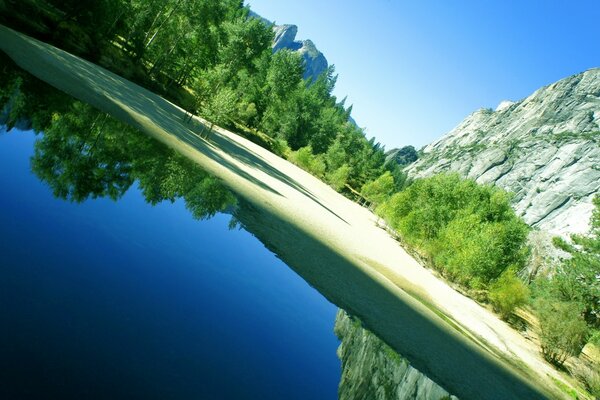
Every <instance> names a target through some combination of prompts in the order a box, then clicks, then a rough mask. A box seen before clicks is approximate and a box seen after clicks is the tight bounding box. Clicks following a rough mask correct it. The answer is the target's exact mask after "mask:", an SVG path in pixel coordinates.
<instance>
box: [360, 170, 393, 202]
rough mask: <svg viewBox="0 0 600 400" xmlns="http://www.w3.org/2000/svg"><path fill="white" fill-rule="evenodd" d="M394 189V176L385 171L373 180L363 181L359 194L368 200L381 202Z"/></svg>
mask: <svg viewBox="0 0 600 400" xmlns="http://www.w3.org/2000/svg"><path fill="white" fill-rule="evenodd" d="M394 189H395V185H394V177H393V176H392V174H391V172H389V171H386V172H384V173H383V175H381V176H380V177H379V178H377V179H375V180H374V181H371V182H367V183H365V184H364V185H363V187H362V189H361V194H362V195H363V197H364V198H365V199H367V200H369V201H370V202H372V203H375V204H381V203H383V202H384V201H385V200H387V199H388V198H389V197H390V196H391V194H392V193H393V192H394Z"/></svg>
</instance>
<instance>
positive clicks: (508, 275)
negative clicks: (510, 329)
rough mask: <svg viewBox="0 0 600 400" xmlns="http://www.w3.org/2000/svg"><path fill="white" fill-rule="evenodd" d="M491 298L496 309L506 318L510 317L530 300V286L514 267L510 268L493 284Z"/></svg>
mask: <svg viewBox="0 0 600 400" xmlns="http://www.w3.org/2000/svg"><path fill="white" fill-rule="evenodd" d="M489 299H490V302H491V303H492V305H493V306H494V310H495V311H497V312H498V313H499V314H500V316H501V317H502V318H504V319H509V318H510V316H511V315H512V314H513V312H514V311H515V309H516V308H517V307H520V306H523V305H525V304H526V303H527V301H528V300H529V288H528V287H527V286H526V285H525V284H524V283H523V281H522V280H521V279H519V278H518V277H517V275H516V273H515V271H514V269H512V268H509V269H507V270H506V271H504V272H503V273H502V275H500V277H499V278H498V279H497V280H496V281H495V282H494V283H492V284H491V286H490V292H489Z"/></svg>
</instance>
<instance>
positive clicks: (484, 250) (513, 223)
mask: <svg viewBox="0 0 600 400" xmlns="http://www.w3.org/2000/svg"><path fill="white" fill-rule="evenodd" d="M377 212H378V213H379V214H380V215H382V216H383V217H384V218H385V219H386V220H387V222H388V223H389V224H390V225H391V226H392V227H393V228H394V229H396V230H397V231H398V232H399V233H400V235H401V237H402V238H403V240H404V241H405V242H407V243H408V244H409V245H412V246H413V247H416V248H417V249H419V250H421V251H422V252H424V253H425V254H426V255H427V256H429V257H430V259H431V260H432V261H433V264H434V267H436V268H437V269H439V270H440V271H442V272H443V273H444V274H446V275H447V276H449V277H450V278H451V279H453V280H455V281H457V282H459V283H461V284H464V285H465V286H467V287H469V288H476V289H485V288H486V287H487V285H488V284H489V283H490V282H492V281H493V280H495V279H497V278H498V277H499V276H500V275H501V274H502V272H503V271H504V270H506V268H507V267H508V266H509V265H513V266H514V267H515V268H521V267H522V266H523V265H524V264H525V260H526V257H527V247H526V245H525V243H526V236H527V232H528V227H527V225H526V224H525V223H524V222H523V221H522V220H521V219H520V218H518V217H517V216H516V215H515V213H514V211H513V210H512V208H511V207H510V202H509V196H508V194H507V193H506V192H504V191H502V190H501V189H498V188H494V187H491V186H481V185H478V184H477V183H475V182H474V181H472V180H469V179H461V178H460V177H459V176H458V175H456V174H440V175H436V176H433V177H431V178H426V179H418V180H415V181H414V182H413V183H412V184H411V185H410V186H408V187H407V188H406V189H404V190H403V191H401V192H399V193H397V194H395V195H393V196H392V197H391V198H390V200H389V201H387V202H385V203H384V204H383V205H382V206H380V207H379V208H378V209H377Z"/></svg>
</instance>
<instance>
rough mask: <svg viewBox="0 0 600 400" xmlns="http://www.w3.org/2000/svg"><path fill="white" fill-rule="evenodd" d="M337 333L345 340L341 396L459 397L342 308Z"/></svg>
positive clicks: (362, 399) (366, 399)
mask: <svg viewBox="0 0 600 400" xmlns="http://www.w3.org/2000/svg"><path fill="white" fill-rule="evenodd" d="M335 333H336V335H337V336H338V337H339V338H340V340H341V341H342V343H341V344H340V347H339V348H338V357H339V358H340V360H341V361H342V378H341V380H340V385H339V389H338V398H339V400H409V399H414V400H438V399H440V400H441V399H456V397H454V396H450V395H449V394H448V392H446V391H445V390H444V389H442V388H441V387H440V386H438V385H437V384H436V383H435V382H433V381H432V380H431V379H429V378H427V377H426V376H425V375H423V374H422V373H420V372H419V371H417V370H416V369H414V368H412V367H411V366H410V365H409V364H408V362H407V361H406V360H405V359H403V358H402V357H400V356H399V355H398V354H397V353H395V352H394V351H393V350H392V349H391V348H390V347H389V346H388V345H386V344H385V343H384V342H382V341H381V340H380V339H379V338H377V336H375V335H374V334H372V333H371V332H369V331H368V330H366V329H364V328H362V327H361V326H360V323H359V322H358V321H355V320H353V319H351V318H350V317H349V316H348V315H347V314H346V313H345V312H344V311H342V310H339V311H338V315H337V318H336V321H335Z"/></svg>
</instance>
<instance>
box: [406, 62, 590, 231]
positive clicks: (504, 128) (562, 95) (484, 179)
mask: <svg viewBox="0 0 600 400" xmlns="http://www.w3.org/2000/svg"><path fill="white" fill-rule="evenodd" d="M406 171H407V172H408V174H409V176H410V177H412V178H420V177H425V176H430V175H433V174H436V173H440V172H445V171H455V172H458V173H460V174H461V175H463V176H466V177H469V178H473V179H475V180H476V181H477V182H478V183H484V184H494V185H498V186H500V187H501V188H503V189H505V190H507V191H509V192H512V193H514V198H513V205H514V208H515V210H516V211H517V213H518V214H519V215H521V216H522V217H523V219H524V220H525V222H527V223H528V224H529V225H531V226H532V227H535V228H539V229H541V230H545V231H548V232H549V233H551V234H553V235H563V236H568V235H569V234H571V233H585V232H587V231H588V229H589V225H588V222H589V220H590V216H591V213H592V209H593V206H592V198H593V196H594V194H595V193H598V191H599V190H600V69H598V68H596V69H590V70H588V71H585V72H583V73H580V74H577V75H573V76H571V77H568V78H565V79H562V80H560V81H558V82H556V83H553V84H551V85H548V86H545V87H543V88H541V89H539V90H537V91H536V92H534V93H533V94H532V95H530V96H529V97H527V98H525V99H523V100H520V101H518V102H514V103H513V102H508V101H505V102H502V103H501V104H500V105H499V106H498V108H497V109H496V110H490V109H481V110H478V111H476V112H474V113H473V114H471V115H469V116H468V117H467V118H466V119H465V120H464V121H462V122H461V123H460V124H459V125H458V126H457V127H456V128H454V129H453V130H452V131H450V132H448V133H447V134H446V135H444V136H443V137H441V138H440V139H439V140H437V141H435V142H433V143H431V144H430V145H428V146H426V147H425V148H424V149H423V150H422V154H421V157H420V159H419V160H418V161H417V162H415V163H414V164H412V165H410V166H409V167H407V169H406Z"/></svg>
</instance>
